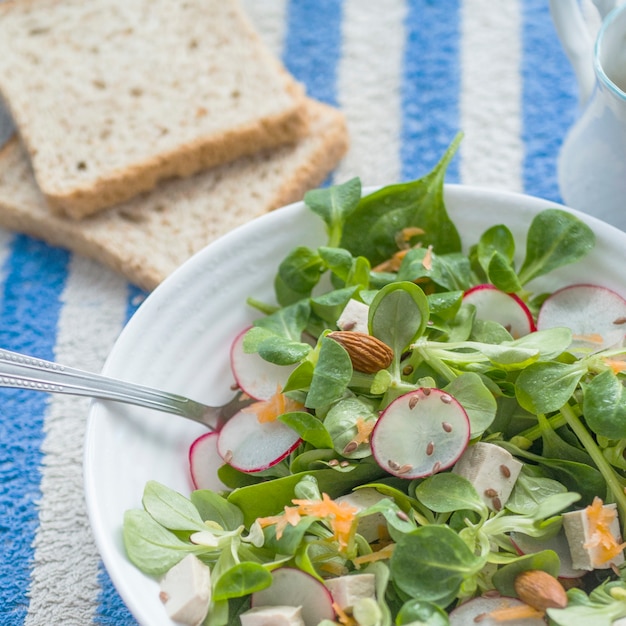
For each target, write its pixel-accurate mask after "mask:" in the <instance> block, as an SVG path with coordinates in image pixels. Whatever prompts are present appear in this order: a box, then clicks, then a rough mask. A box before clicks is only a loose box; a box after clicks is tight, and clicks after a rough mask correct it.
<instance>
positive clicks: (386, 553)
mask: <svg viewBox="0 0 626 626" xmlns="http://www.w3.org/2000/svg"><path fill="white" fill-rule="evenodd" d="M395 547H396V544H395V543H390V544H388V545H386V546H385V547H384V548H381V549H380V550H377V551H376V552H372V553H371V554H363V555H361V556H357V557H355V558H354V559H352V562H353V563H354V564H355V565H356V566H357V567H360V566H361V565H363V564H364V563H374V562H376V561H382V560H383V559H390V558H391V555H392V554H393V551H394V549H395Z"/></svg>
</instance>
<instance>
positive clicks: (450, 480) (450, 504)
mask: <svg viewBox="0 0 626 626" xmlns="http://www.w3.org/2000/svg"><path fill="white" fill-rule="evenodd" d="M415 497H416V498H417V499H418V500H419V501H420V502H421V503H422V504H424V505H425V506H427V507H428V508H429V509H430V510H431V511H434V512H435V513H452V512H454V511H457V510H470V511H476V512H477V513H478V514H479V515H482V516H485V515H486V514H487V513H488V510H487V507H486V505H485V503H484V502H483V501H482V499H481V497H480V496H479V495H478V492H477V491H476V489H475V488H474V486H473V485H472V483H470V481H469V480H467V479H466V478H463V476H459V475H458V474H454V473H452V472H446V473H441V474H434V475H433V476H430V477H428V478H426V479H425V480H424V481H422V482H421V483H420V484H419V485H418V486H417V487H416V488H415Z"/></svg>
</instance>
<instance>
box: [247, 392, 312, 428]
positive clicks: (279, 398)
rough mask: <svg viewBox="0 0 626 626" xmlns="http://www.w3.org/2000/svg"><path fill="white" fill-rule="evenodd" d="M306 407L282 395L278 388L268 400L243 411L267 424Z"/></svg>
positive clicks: (250, 405)
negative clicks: (252, 414)
mask: <svg viewBox="0 0 626 626" xmlns="http://www.w3.org/2000/svg"><path fill="white" fill-rule="evenodd" d="M303 408H304V405H303V404H302V403H300V402H297V401H296V400H292V399H291V398H288V397H287V396H286V395H285V394H283V393H281V389H280V386H278V387H277V388H276V393H275V394H274V395H273V396H272V397H271V398H269V399H268V400H259V402H253V403H252V404H249V405H248V406H247V407H245V408H244V409H242V410H243V411H245V412H246V413H254V414H255V415H256V418H257V419H258V420H259V423H261V424H266V423H267V422H274V421H276V419H278V417H279V416H281V415H284V414H285V413H289V412H290V411H300V410H302V409H303Z"/></svg>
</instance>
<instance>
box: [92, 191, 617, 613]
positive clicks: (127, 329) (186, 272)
mask: <svg viewBox="0 0 626 626" xmlns="http://www.w3.org/2000/svg"><path fill="white" fill-rule="evenodd" d="M401 184H402V183H401ZM385 186H388V185H385ZM382 187H383V185H380V186H375V187H374V186H370V187H364V188H363V190H362V193H363V195H367V194H370V193H372V192H374V191H376V190H378V189H380V188H382ZM451 198H456V199H457V200H458V199H462V198H467V199H473V200H477V199H478V200H480V199H483V198H486V199H489V200H490V201H494V202H497V203H503V204H507V203H517V204H519V205H520V206H521V207H523V208H524V209H525V210H528V211H529V214H531V215H534V214H535V213H537V212H539V211H540V210H541V209H544V208H548V207H551V208H560V209H563V210H566V211H568V212H570V213H572V214H574V215H576V216H577V217H579V218H580V219H581V220H582V221H583V222H585V223H587V224H588V225H589V226H590V227H591V228H592V229H593V230H594V232H595V233H596V235H599V234H600V233H602V235H603V236H605V237H609V238H615V237H618V238H622V239H624V241H625V242H626V233H624V232H622V231H621V230H619V229H618V228H616V227H614V226H612V225H610V224H607V223H606V222H603V221H602V220H600V219H598V218H595V217H593V216H591V215H588V214H584V213H582V212H580V211H577V210H575V209H571V208H569V207H566V206H565V205H563V204H561V203H559V202H555V201H551V200H547V199H544V198H540V197H538V196H533V195H529V194H525V193H521V192H515V191H507V190H501V189H495V188H489V187H483V186H473V185H464V184H457V183H446V184H445V185H444V200H445V201H446V206H447V205H448V200H449V199H451ZM305 210H306V207H305V204H304V201H303V200H300V201H297V202H293V203H291V204H288V205H286V206H284V207H281V208H280V209H277V210H275V211H272V212H270V213H267V214H264V215H261V216H259V217H257V218H255V219H253V220H251V221H250V222H247V223H245V224H243V225H241V226H239V227H237V228H235V229H233V230H232V231H230V232H228V233H227V234H225V235H223V236H222V237H220V238H219V239H217V240H215V241H213V242H211V243H209V244H208V245H207V246H205V247H204V248H203V249H202V250H200V251H199V252H197V253H196V254H194V255H193V256H192V257H191V258H190V259H189V260H187V261H186V262H185V263H183V264H182V265H181V266H180V267H178V268H177V269H176V270H175V271H174V272H173V273H172V274H171V275H170V276H168V277H167V278H166V279H165V280H164V281H163V282H162V283H161V284H160V285H159V286H158V287H156V289H155V290H154V291H152V292H151V293H150V294H148V296H147V297H146V299H145V300H144V302H143V303H142V304H141V305H140V306H139V308H138V309H137V311H136V312H135V313H134V315H133V316H132V317H131V318H130V319H129V321H128V322H127V324H126V325H125V326H124V328H123V329H122V331H121V332H120V334H119V336H118V338H117V340H116V341H115V343H114V345H113V347H112V348H111V351H110V352H109V355H108V357H107V359H106V361H105V363H104V366H103V369H102V372H103V374H105V375H107V374H109V375H111V374H112V371H113V369H114V368H113V362H114V359H115V355H116V354H117V352H118V351H119V350H123V348H124V345H125V343H126V342H127V340H128V338H129V337H132V336H133V335H134V334H135V333H136V332H138V329H140V328H141V325H142V323H143V320H144V318H145V317H146V316H147V315H148V313H149V312H150V311H151V310H152V309H155V308H157V309H160V308H163V307H167V306H171V302H172V298H175V296H176V288H177V285H178V284H179V283H181V282H183V283H184V282H186V281H189V280H190V279H192V278H193V276H194V275H195V274H196V272H198V271H199V268H201V267H202V265H203V264H204V263H205V261H206V259H208V258H210V257H211V256H212V255H214V254H220V253H221V252H222V251H223V250H226V249H228V248H229V247H230V246H231V245H232V243H231V242H233V241H236V240H237V239H238V238H239V237H240V236H241V234H242V233H245V232H248V231H250V230H251V229H255V228H257V226H258V224H263V225H266V226H272V225H273V224H276V225H280V224H281V223H282V222H284V221H285V219H287V218H291V219H294V218H296V217H298V216H299V215H301V214H302V213H303V212H304V211H305ZM316 219H319V218H316ZM453 220H454V218H453ZM454 221H455V223H456V220H454ZM457 227H458V224H457ZM459 231H460V234H461V238H462V239H463V232H462V230H461V229H459ZM168 303H169V304H168ZM99 402H100V401H98V400H94V401H92V403H91V405H90V409H89V412H88V417H87V425H86V432H85V444H84V451H83V488H84V494H85V501H86V508H87V514H88V518H89V523H90V526H91V530H92V534H93V537H94V540H95V544H96V547H97V549H98V552H99V555H100V557H101V559H102V561H103V563H104V566H105V568H106V570H107V573H108V575H109V577H110V578H111V581H112V582H113V585H114V586H115V588H116V590H117V592H118V593H119V595H120V596H121V598H122V600H123V601H124V603H125V604H126V606H127V608H128V609H129V611H130V612H131V613H132V615H133V616H134V617H135V618H136V619H137V620H138V621H139V622H140V623H144V622H143V621H142V614H143V611H142V608H143V602H138V600H137V599H136V596H135V595H134V594H133V593H132V590H130V589H128V587H127V585H125V584H124V580H123V579H121V578H120V576H121V575H120V571H119V565H120V555H119V554H118V551H117V549H116V548H117V546H116V544H115V543H114V541H113V538H112V537H111V536H110V533H109V529H108V528H107V527H106V526H105V525H104V524H103V520H102V517H101V515H100V514H99V512H100V510H101V509H100V502H99V501H98V493H97V489H96V475H95V474H94V470H95V468H94V466H93V464H92V462H91V458H90V456H91V452H92V449H93V447H94V446H96V445H97V441H96V440H95V437H97V432H96V431H97V420H98V417H97V416H96V415H95V414H94V413H95V407H97V405H98V403H99ZM121 521H122V520H120V524H121Z"/></svg>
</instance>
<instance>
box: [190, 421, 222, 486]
mask: <svg viewBox="0 0 626 626" xmlns="http://www.w3.org/2000/svg"><path fill="white" fill-rule="evenodd" d="M217 439H218V434H217V432H215V431H212V432H209V433H206V434H204V435H200V437H198V438H197V439H196V440H195V441H194V442H193V443H192V444H191V446H190V448H189V471H190V473H191V482H192V483H193V486H194V487H195V488H196V489H211V490H212V491H223V490H226V489H228V487H227V486H226V485H225V484H224V483H223V482H222V481H221V480H220V479H219V478H218V476H217V470H218V469H219V468H220V467H221V466H222V465H224V460H223V459H222V457H221V456H220V455H219V454H218V453H217Z"/></svg>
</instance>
